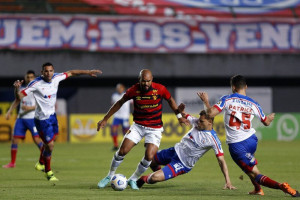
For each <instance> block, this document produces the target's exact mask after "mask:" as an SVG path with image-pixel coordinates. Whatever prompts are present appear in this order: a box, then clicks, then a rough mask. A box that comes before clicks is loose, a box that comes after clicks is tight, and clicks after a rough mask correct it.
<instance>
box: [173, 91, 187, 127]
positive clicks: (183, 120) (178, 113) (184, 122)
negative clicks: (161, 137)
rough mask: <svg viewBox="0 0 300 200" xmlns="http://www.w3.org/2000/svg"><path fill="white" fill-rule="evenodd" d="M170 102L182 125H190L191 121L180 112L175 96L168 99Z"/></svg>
mask: <svg viewBox="0 0 300 200" xmlns="http://www.w3.org/2000/svg"><path fill="white" fill-rule="evenodd" d="M168 103H169V106H170V108H172V110H173V111H174V113H175V114H176V116H177V119H178V121H179V123H180V125H183V124H184V125H189V124H190V122H189V121H188V120H187V119H186V118H184V117H183V116H182V115H181V114H180V112H179V110H178V106H177V104H176V102H175V100H174V99H173V97H171V98H170V99H169V100H168ZM180 115H181V116H180Z"/></svg>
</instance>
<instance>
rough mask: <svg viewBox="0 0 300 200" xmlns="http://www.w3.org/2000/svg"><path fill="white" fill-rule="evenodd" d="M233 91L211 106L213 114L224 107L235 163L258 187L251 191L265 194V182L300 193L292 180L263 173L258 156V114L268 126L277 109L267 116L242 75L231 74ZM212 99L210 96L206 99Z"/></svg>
mask: <svg viewBox="0 0 300 200" xmlns="http://www.w3.org/2000/svg"><path fill="white" fill-rule="evenodd" d="M230 85H231V89H232V93H233V94H231V95H227V96H223V97H222V98H221V99H220V101H219V102H218V103H217V104H215V105H214V106H213V107H211V108H208V109H207V113H208V114H209V116H210V117H214V116H216V115H217V114H219V113H220V112H221V111H222V110H224V123H225V129H226V138H227V139H226V142H227V143H228V145H229V152H230V155H231V157H232V159H233V160H234V161H235V163H236V164H237V165H238V166H239V167H240V168H241V169H242V170H243V171H244V172H245V173H246V174H247V175H248V176H249V178H250V179H251V182H252V184H253V185H254V190H253V191H252V192H249V194H250V195H264V192H263V190H262V188H261V185H263V186H266V187H269V188H273V189H280V190H282V191H283V192H285V193H288V194H290V195H291V196H293V197H300V194H299V192H298V191H296V190H295V189H293V188H291V187H290V186H289V184H288V183H278V182H276V181H274V180H272V179H270V178H269V177H267V176H265V175H263V174H261V173H260V171H259V170H258V168H257V160H256V159H255V157H254V154H255V151H256V148H257V137H256V135H255V130H254V128H253V127H252V123H251V121H252V119H253V118H254V116H257V117H258V118H260V120H261V122H262V123H263V124H264V125H265V126H269V125H270V124H271V122H272V121H273V120H274V117H275V113H271V114H269V115H268V116H266V115H265V114H264V113H263V111H262V109H261V107H260V105H259V104H258V103H257V102H255V101H254V100H253V99H251V98H250V97H248V96H247V95H246V89H247V84H246V79H245V78H244V77H243V76H241V75H236V76H233V77H231V79H230ZM205 101H208V98H207V99H206V100H205Z"/></svg>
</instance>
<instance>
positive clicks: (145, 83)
mask: <svg viewBox="0 0 300 200" xmlns="http://www.w3.org/2000/svg"><path fill="white" fill-rule="evenodd" d="M152 79H153V77H152V75H150V74H146V75H144V76H142V77H140V86H141V90H142V91H143V92H148V91H149V89H150V88H151V85H152Z"/></svg>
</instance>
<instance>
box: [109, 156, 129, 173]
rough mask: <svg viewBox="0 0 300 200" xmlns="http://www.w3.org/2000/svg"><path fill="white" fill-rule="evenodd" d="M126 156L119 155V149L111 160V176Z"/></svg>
mask: <svg viewBox="0 0 300 200" xmlns="http://www.w3.org/2000/svg"><path fill="white" fill-rule="evenodd" d="M124 157H125V156H119V151H117V152H116V153H115V155H114V157H113V159H112V161H111V164H110V170H109V172H108V174H107V176H109V177H113V175H114V174H115V172H116V170H117V168H118V167H119V165H120V164H121V163H122V162H123V160H124Z"/></svg>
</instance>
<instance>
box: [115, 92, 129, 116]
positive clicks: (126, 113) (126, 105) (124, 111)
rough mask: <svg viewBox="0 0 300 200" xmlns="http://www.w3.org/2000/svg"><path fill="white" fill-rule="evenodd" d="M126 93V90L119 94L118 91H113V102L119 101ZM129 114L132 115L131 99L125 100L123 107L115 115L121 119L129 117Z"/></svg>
mask: <svg viewBox="0 0 300 200" xmlns="http://www.w3.org/2000/svg"><path fill="white" fill-rule="evenodd" d="M124 94H125V92H124V93H122V94H119V93H117V92H115V93H113V95H112V96H111V103H112V104H114V103H116V102H117V101H119V100H120V99H121V98H122V97H123V95H124ZM129 116H130V100H129V101H127V102H125V103H124V104H123V105H122V107H121V108H120V109H119V110H118V111H117V112H115V114H114V117H115V118H119V119H129Z"/></svg>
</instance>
